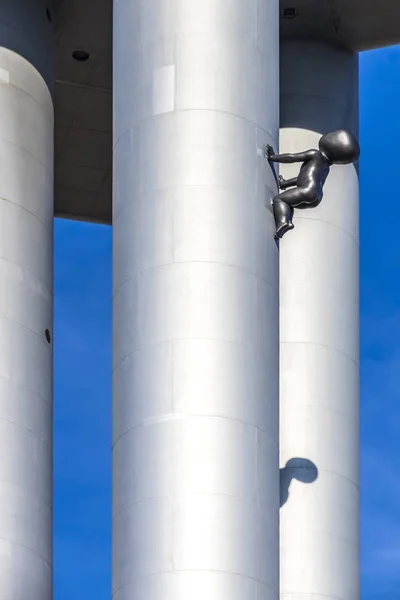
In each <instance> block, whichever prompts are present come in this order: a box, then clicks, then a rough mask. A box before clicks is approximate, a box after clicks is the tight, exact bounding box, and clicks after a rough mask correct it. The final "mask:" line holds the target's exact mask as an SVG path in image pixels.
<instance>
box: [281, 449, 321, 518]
mask: <svg viewBox="0 0 400 600" xmlns="http://www.w3.org/2000/svg"><path fill="white" fill-rule="evenodd" d="M279 476H280V507H281V508H282V506H283V505H284V504H286V502H287V501H288V498H289V488H290V484H291V482H292V481H293V479H296V480H297V481H300V482H301V483H314V481H316V480H317V479H318V469H317V467H316V465H315V464H314V463H313V462H312V461H311V460H308V459H307V458H291V459H290V460H288V461H287V463H286V465H285V466H284V467H283V468H282V469H279Z"/></svg>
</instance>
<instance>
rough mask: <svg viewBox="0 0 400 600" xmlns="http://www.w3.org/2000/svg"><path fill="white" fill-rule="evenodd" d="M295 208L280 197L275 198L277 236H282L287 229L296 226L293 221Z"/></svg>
mask: <svg viewBox="0 0 400 600" xmlns="http://www.w3.org/2000/svg"><path fill="white" fill-rule="evenodd" d="M293 212H294V211H293V208H292V207H291V206H289V204H286V202H283V201H282V200H280V199H279V197H277V198H275V200H274V217H275V225H276V232H275V236H276V237H278V238H281V237H283V236H284V235H285V233H286V232H287V231H290V229H293V228H294V225H293V223H292V219H293Z"/></svg>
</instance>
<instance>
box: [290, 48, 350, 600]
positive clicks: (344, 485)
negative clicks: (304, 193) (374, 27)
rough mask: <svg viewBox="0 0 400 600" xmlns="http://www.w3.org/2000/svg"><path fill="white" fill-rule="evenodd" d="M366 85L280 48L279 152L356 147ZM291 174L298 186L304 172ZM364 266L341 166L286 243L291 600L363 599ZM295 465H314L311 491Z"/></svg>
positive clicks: (318, 53)
mask: <svg viewBox="0 0 400 600" xmlns="http://www.w3.org/2000/svg"><path fill="white" fill-rule="evenodd" d="M357 82H358V57H357V56H354V55H352V54H351V53H348V52H346V51H342V50H340V49H337V48H334V47H330V46H325V45H320V44H316V43H312V42H306V41H298V42H295V41H292V42H290V43H284V44H282V46H281V125H282V129H281V134H280V148H281V151H283V152H288V153H295V152H298V151H301V150H302V149H303V148H307V147H316V146H317V144H318V140H319V139H320V137H321V133H323V132H324V131H327V130H328V131H329V130H336V129H340V128H345V129H346V130H349V131H352V132H353V133H354V135H355V136H357V131H358V117H357V111H358V93H357V87H358V83H357ZM282 169H283V174H284V176H285V178H290V177H293V176H294V175H295V169H296V165H282ZM358 261H359V242H358V176H357V171H356V168H355V166H354V165H344V166H342V165H334V166H333V167H332V168H331V172H330V175H329V178H328V179H327V181H326V185H325V190H324V201H323V202H322V203H321V204H320V205H319V206H318V207H317V208H315V209H314V210H312V211H311V210H310V211H302V212H299V213H298V214H297V219H296V228H295V230H294V231H293V232H292V233H291V234H290V236H288V237H287V238H284V239H283V240H282V241H281V243H280V271H281V273H280V309H281V314H280V330H281V334H280V335H281V354H280V358H281V364H280V388H281V389H280V460H281V466H282V469H283V472H284V473H285V474H284V475H283V476H282V477H283V481H287V480H288V479H290V481H291V483H290V489H289V494H288V498H287V501H286V502H285V503H284V504H283V506H282V508H281V514H280V517H281V519H280V535H281V598H282V600H304V598H309V597H312V598H315V599H318V600H319V599H321V600H322V599H325V600H334V599H335V600H336V599H338V598H340V599H342V600H357V599H358V598H359V489H358V488H359V325H358V319H359V290H358V287H359V283H358V282H359V272H358V270H359V262H358ZM296 457H301V458H302V461H303V463H304V461H311V462H312V463H313V464H314V465H315V470H314V476H315V475H316V477H315V480H314V481H310V480H308V481H307V480H305V478H304V469H303V463H302V462H299V460H298V459H297V458H296ZM293 458H296V461H295V463H294V464H293V460H292V459H293ZM296 472H298V473H299V474H298V475H297V476H296V475H295V473H296ZM310 475H312V473H310Z"/></svg>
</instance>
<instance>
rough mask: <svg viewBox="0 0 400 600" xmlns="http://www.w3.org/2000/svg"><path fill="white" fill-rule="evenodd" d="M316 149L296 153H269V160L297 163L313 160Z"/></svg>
mask: <svg viewBox="0 0 400 600" xmlns="http://www.w3.org/2000/svg"><path fill="white" fill-rule="evenodd" d="M315 152H316V151H315V150H306V151H305V152H296V153H294V154H269V153H268V154H267V157H268V160H270V161H272V162H277V163H285V164H289V163H297V162H305V161H306V160H311V159H312V158H314V156H315Z"/></svg>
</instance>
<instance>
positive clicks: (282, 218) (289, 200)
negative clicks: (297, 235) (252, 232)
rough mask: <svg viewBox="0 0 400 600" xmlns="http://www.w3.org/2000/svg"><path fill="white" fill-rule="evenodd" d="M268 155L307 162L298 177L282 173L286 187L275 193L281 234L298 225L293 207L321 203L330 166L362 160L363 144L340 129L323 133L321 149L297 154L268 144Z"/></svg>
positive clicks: (277, 159) (273, 158)
mask: <svg viewBox="0 0 400 600" xmlns="http://www.w3.org/2000/svg"><path fill="white" fill-rule="evenodd" d="M265 156H266V159H267V160H268V161H271V162H277V163H285V164H288V163H296V162H302V163H303V164H302V165H301V168H300V173H299V174H298V176H297V177H293V179H286V180H285V179H283V177H281V176H279V188H280V189H281V190H282V191H281V192H280V193H279V194H278V195H277V196H275V198H274V200H273V208H274V217H275V224H276V232H275V236H276V237H277V238H281V237H282V236H283V235H284V234H285V233H286V232H287V231H289V230H290V229H293V227H294V225H293V222H292V219H293V209H294V208H314V207H315V206H318V204H319V203H320V202H321V200H322V196H323V186H324V183H325V181H326V178H327V177H328V174H329V170H330V167H331V166H332V165H347V164H350V163H353V162H355V161H356V160H358V158H359V156H360V146H359V144H358V142H357V140H356V138H355V137H354V136H353V135H352V134H351V133H349V132H348V131H345V130H339V131H333V132H332V133H327V134H325V135H323V136H322V138H321V139H320V141H319V150H306V151H305V152H298V153H296V154H275V152H274V150H273V148H272V146H267V147H266V152H265ZM287 188H292V189H287ZM284 190H286V191H284Z"/></svg>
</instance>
